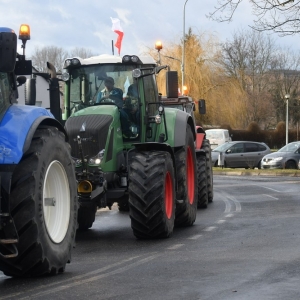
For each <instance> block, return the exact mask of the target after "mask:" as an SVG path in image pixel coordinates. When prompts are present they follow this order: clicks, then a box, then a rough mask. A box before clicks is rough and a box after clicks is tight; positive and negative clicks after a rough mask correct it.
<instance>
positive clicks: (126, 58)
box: [122, 55, 130, 63]
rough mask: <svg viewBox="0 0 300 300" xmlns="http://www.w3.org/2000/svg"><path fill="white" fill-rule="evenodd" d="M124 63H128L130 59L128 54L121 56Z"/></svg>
mask: <svg viewBox="0 0 300 300" xmlns="http://www.w3.org/2000/svg"><path fill="white" fill-rule="evenodd" d="M122 60H123V62H124V63H128V62H129V61H130V56H129V55H124V56H123V58H122Z"/></svg>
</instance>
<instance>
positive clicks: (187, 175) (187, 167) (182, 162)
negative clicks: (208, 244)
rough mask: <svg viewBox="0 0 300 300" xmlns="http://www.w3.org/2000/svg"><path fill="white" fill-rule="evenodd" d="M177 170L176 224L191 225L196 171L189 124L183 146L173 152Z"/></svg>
mask: <svg viewBox="0 0 300 300" xmlns="http://www.w3.org/2000/svg"><path fill="white" fill-rule="evenodd" d="M175 163H176V171H177V186H178V191H177V198H178V200H181V201H182V203H177V205H176V212H175V225H176V226H178V227H179V226H191V225H193V224H194V222H195V220H196V215H197V198H198V189H197V173H196V168H197V166H196V154H195V144H194V138H193V134H192V130H191V128H190V126H189V125H187V129H186V143H185V147H182V148H180V149H179V150H178V151H177V152H176V153H175Z"/></svg>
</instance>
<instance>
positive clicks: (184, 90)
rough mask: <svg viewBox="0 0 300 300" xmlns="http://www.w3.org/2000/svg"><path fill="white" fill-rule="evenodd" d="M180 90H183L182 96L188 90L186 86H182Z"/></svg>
mask: <svg viewBox="0 0 300 300" xmlns="http://www.w3.org/2000/svg"><path fill="white" fill-rule="evenodd" d="M182 89H183V91H182V95H186V94H187V91H188V88H187V86H186V85H184V86H183V87H182Z"/></svg>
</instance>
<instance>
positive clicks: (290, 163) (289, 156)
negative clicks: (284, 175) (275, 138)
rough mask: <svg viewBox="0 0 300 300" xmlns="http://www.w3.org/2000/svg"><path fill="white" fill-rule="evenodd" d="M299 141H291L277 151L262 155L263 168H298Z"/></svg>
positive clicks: (299, 156) (299, 158) (299, 157)
mask: <svg viewBox="0 0 300 300" xmlns="http://www.w3.org/2000/svg"><path fill="white" fill-rule="evenodd" d="M299 160H300V141H298V142H292V143H289V144H287V145H285V146H284V147H282V148H280V149H279V150H278V151H277V152H274V153H271V154H268V155H266V156H264V157H263V159H262V162H261V167H262V168H263V169H299Z"/></svg>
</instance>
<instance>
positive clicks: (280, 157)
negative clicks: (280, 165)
mask: <svg viewBox="0 0 300 300" xmlns="http://www.w3.org/2000/svg"><path fill="white" fill-rule="evenodd" d="M282 159H283V157H282V156H279V157H275V158H273V160H274V161H280V160H282Z"/></svg>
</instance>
